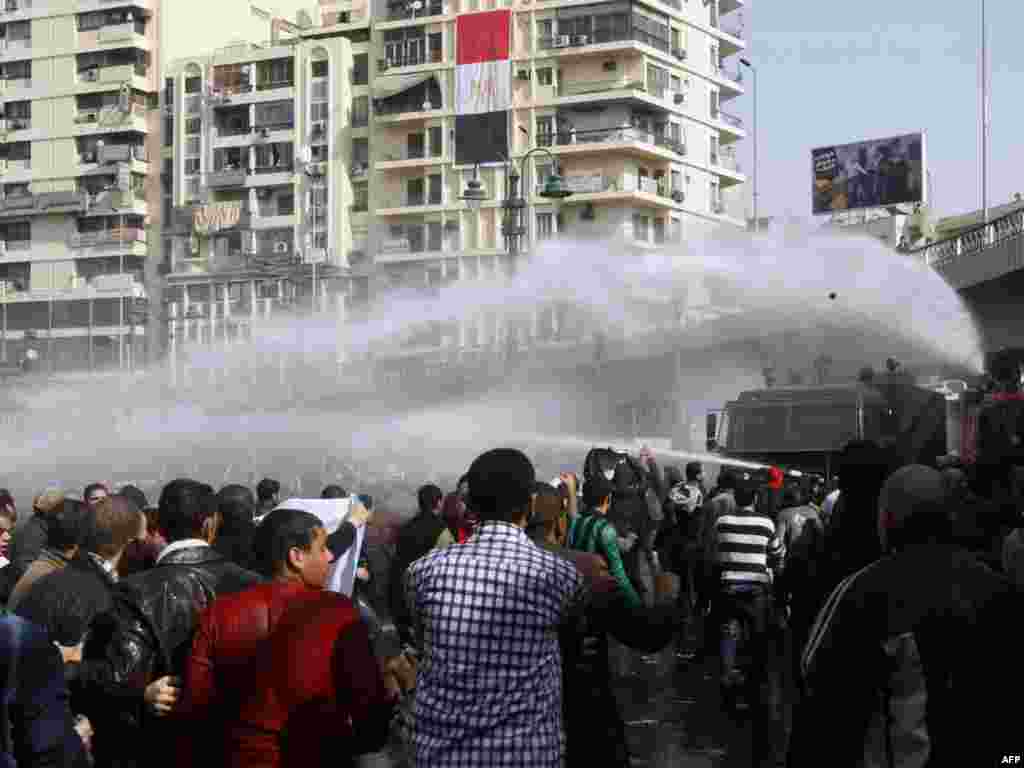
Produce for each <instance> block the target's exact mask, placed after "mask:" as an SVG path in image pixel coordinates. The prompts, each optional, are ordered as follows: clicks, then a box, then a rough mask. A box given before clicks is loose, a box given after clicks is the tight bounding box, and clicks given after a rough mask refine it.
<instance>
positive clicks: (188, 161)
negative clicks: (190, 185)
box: [185, 157, 199, 176]
mask: <svg viewBox="0 0 1024 768" xmlns="http://www.w3.org/2000/svg"><path fill="white" fill-rule="evenodd" d="M197 173H199V158H198V157H188V158H185V175H186V176H195V175H196V174H197Z"/></svg>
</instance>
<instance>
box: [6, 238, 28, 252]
mask: <svg viewBox="0 0 1024 768" xmlns="http://www.w3.org/2000/svg"><path fill="white" fill-rule="evenodd" d="M0 242H4V241H0ZM4 249H6V250H7V251H30V250H32V241H31V240H7V241H6V242H5V243H4ZM2 253H3V251H2V250H0V254H2Z"/></svg>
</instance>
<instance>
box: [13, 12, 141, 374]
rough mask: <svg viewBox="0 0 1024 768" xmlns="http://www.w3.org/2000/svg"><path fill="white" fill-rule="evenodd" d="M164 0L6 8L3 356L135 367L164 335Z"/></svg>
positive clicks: (57, 366) (69, 365)
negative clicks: (157, 322)
mask: <svg viewBox="0 0 1024 768" xmlns="http://www.w3.org/2000/svg"><path fill="white" fill-rule="evenodd" d="M159 27H160V6H159V3H158V0H134V1H133V2H117V1H116V0H114V2H109V1H102V2H101V0H52V1H51V2H47V3H41V2H39V1H38V0H36V2H35V3H34V4H33V3H32V2H31V1H30V0H5V2H4V4H3V7H2V9H0V187H2V192H0V361H2V362H4V363H7V364H19V363H21V362H22V361H24V360H25V359H29V360H31V361H35V362H37V364H38V365H39V366H40V367H42V368H43V369H44V370H45V369H49V370H52V371H61V370H70V369H83V368H85V369H97V368H105V367H121V368H128V367H131V366H133V365H135V364H136V363H141V362H143V361H144V360H145V359H146V358H147V357H148V353H149V351H150V350H149V347H148V345H149V342H150V339H151V336H152V334H150V333H149V332H148V328H147V326H149V325H150V319H149V313H148V311H147V306H146V305H147V291H146V288H145V286H146V285H147V284H152V283H154V282H156V277H157V276H156V272H155V269H154V265H153V264H152V262H151V261H150V260H149V259H148V258H147V257H148V255H149V249H150V245H151V244H152V242H153V241H154V239H155V238H154V237H153V236H152V233H153V231H154V230H158V229H159V220H158V216H159V212H158V211H156V210H154V209H152V208H151V206H150V201H151V200H154V199H155V198H156V191H157V184H158V180H157V176H156V172H155V169H154V162H151V159H152V160H154V161H155V158H156V155H157V153H158V151H159V143H158V142H159V123H158V122H157V119H158V112H157V100H158V91H159V86H158V83H159V77H158V75H159V41H160V32H159Z"/></svg>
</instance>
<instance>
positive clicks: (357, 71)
mask: <svg viewBox="0 0 1024 768" xmlns="http://www.w3.org/2000/svg"><path fill="white" fill-rule="evenodd" d="M368 82H370V55H369V54H368V53H357V54H356V55H355V56H353V57H352V85H366V84H367V83H368Z"/></svg>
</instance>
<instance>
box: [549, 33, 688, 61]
mask: <svg viewBox="0 0 1024 768" xmlns="http://www.w3.org/2000/svg"><path fill="white" fill-rule="evenodd" d="M608 43H642V44H643V45H649V46H650V47H652V48H656V49H657V50H659V51H662V52H663V53H673V54H674V55H675V57H676V58H677V59H679V60H680V61H682V60H683V59H685V58H686V51H684V50H681V49H680V50H675V51H673V50H672V46H671V44H670V43H669V41H668V40H664V39H662V38H660V37H655V36H654V35H651V34H650V33H648V32H647V31H645V30H642V29H638V28H636V27H634V28H633V29H632V30H630V31H628V32H624V33H623V32H615V31H614V30H604V29H601V30H595V31H594V32H593V33H592V34H589V35H553V36H551V37H540V38H538V39H537V48H538V49H539V50H542V51H548V50H563V51H566V52H567V53H569V52H572V51H573V49H577V48H585V47H587V46H591V45H606V44H608ZM605 50H606V49H605ZM605 50H602V51H601V52H602V53H603V52H605Z"/></svg>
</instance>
